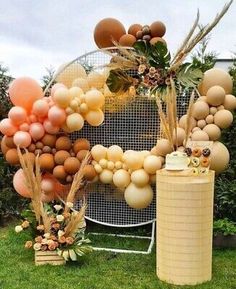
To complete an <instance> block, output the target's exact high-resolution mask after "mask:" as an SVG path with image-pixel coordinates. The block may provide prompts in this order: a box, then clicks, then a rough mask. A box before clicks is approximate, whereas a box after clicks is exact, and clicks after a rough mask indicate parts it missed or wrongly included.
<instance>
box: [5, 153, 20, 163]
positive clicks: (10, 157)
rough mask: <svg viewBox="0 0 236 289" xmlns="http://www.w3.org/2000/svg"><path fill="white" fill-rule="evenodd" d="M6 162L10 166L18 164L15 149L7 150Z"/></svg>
mask: <svg viewBox="0 0 236 289" xmlns="http://www.w3.org/2000/svg"><path fill="white" fill-rule="evenodd" d="M6 161H7V162H8V163H9V164H11V165H18V164H19V162H20V161H19V157H18V154H17V150H16V149H9V150H8V151H7V153H6Z"/></svg>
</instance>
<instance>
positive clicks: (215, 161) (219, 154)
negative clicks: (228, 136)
mask: <svg viewBox="0 0 236 289" xmlns="http://www.w3.org/2000/svg"><path fill="white" fill-rule="evenodd" d="M229 159H230V155H229V151H228V149H227V147H226V146H225V145H224V144H222V143H221V142H219V141H216V142H214V143H213V147H212V151H211V165H210V169H212V170H214V171H215V172H216V174H219V173H221V172H223V171H224V170H225V169H226V168H227V167H228V164H229Z"/></svg>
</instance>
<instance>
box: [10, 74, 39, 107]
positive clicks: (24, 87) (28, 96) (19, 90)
mask: <svg viewBox="0 0 236 289" xmlns="http://www.w3.org/2000/svg"><path fill="white" fill-rule="evenodd" d="M8 92H9V95H10V99H11V102H12V103H13V104H14V105H16V106H21V107H23V108H25V109H26V110H27V111H28V112H29V111H30V110H31V108H32V106H33V103H34V102H35V101H36V100H37V99H40V98H42V97H43V90H42V88H41V86H40V85H39V84H38V82H37V81H35V80H34V79H32V78H30V77H19V78H16V79H15V80H13V81H12V83H11V84H10V87H9V90H8Z"/></svg>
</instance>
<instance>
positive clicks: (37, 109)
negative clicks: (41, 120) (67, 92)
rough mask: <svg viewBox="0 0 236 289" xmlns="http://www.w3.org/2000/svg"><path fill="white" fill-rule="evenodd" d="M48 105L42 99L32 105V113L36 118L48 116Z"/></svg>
mask: <svg viewBox="0 0 236 289" xmlns="http://www.w3.org/2000/svg"><path fill="white" fill-rule="evenodd" d="M48 110H49V104H48V102H47V101H46V100H44V99H38V100H36V101H35V103H34V104H33V109H32V112H33V114H35V115H36V116H39V117H45V116H46V115H47V114H48Z"/></svg>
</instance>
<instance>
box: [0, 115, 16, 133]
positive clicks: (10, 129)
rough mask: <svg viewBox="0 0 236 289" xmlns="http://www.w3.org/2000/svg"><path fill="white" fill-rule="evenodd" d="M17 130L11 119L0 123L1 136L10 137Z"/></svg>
mask: <svg viewBox="0 0 236 289" xmlns="http://www.w3.org/2000/svg"><path fill="white" fill-rule="evenodd" d="M17 130H18V128H17V126H15V125H14V123H13V122H12V120H11V119H9V118H4V119H3V120H2V121H1V122H0V131H1V133H2V134H5V135H7V136H12V135H14V134H15V133H16V132H17Z"/></svg>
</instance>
